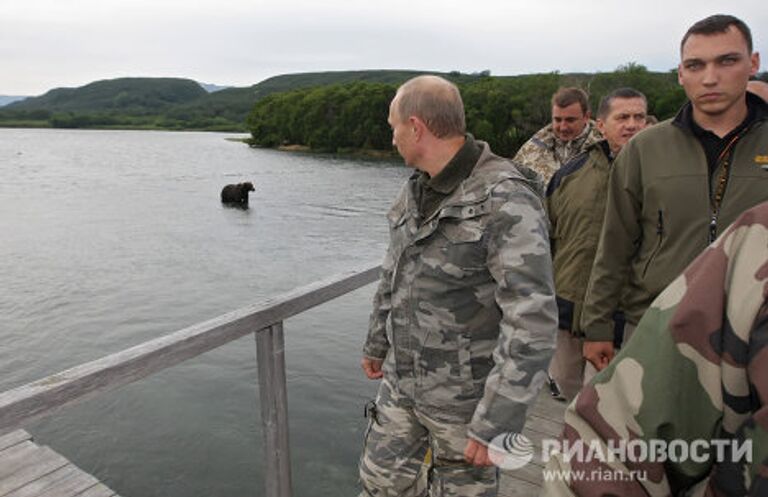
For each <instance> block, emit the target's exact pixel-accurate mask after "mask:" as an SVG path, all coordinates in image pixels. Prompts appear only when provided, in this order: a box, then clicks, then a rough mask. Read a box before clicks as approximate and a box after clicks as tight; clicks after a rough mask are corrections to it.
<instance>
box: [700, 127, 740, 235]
mask: <svg viewBox="0 0 768 497" xmlns="http://www.w3.org/2000/svg"><path fill="white" fill-rule="evenodd" d="M748 131H749V128H747V129H745V130H744V131H742V132H741V133H739V134H738V135H736V136H734V137H733V138H731V141H730V142H728V145H726V146H725V148H724V149H723V151H722V152H721V153H720V157H718V158H717V162H718V163H722V167H723V171H722V172H721V173H720V177H719V178H718V180H717V185H716V186H715V191H714V192H711V193H710V195H711V196H710V218H709V238H708V240H709V243H712V242H714V241H715V240H716V239H717V218H718V216H719V215H720V207H721V206H722V204H723V198H725V189H726V187H727V186H728V180H729V179H730V177H731V162H732V159H733V154H734V152H735V150H734V149H735V148H736V143H737V142H738V141H739V140H740V139H741V137H743V136H744V135H745V134H746V133H747V132H748Z"/></svg>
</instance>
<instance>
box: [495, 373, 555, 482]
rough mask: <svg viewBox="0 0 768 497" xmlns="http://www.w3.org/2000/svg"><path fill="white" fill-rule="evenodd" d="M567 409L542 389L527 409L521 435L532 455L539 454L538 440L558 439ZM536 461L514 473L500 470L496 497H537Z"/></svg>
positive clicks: (538, 474)
mask: <svg viewBox="0 0 768 497" xmlns="http://www.w3.org/2000/svg"><path fill="white" fill-rule="evenodd" d="M567 406H568V404H567V403H566V402H559V401H557V400H555V399H553V398H552V397H551V396H550V395H549V389H547V388H544V389H543V390H542V392H541V394H540V395H539V398H538V400H537V401H536V404H534V405H533V406H531V408H530V409H529V410H528V418H527V420H526V422H525V428H524V429H523V435H525V436H526V437H528V439H529V440H530V441H531V442H533V445H534V447H535V453H536V454H537V455H539V456H540V454H541V441H542V439H544V438H558V437H559V436H560V432H561V431H562V428H563V414H564V413H565V408H566V407H567ZM542 469H543V467H542V463H541V460H540V458H538V457H535V458H534V460H533V461H531V462H530V463H529V464H527V465H526V466H524V467H523V468H520V469H517V470H514V471H502V472H501V480H500V482H499V497H535V496H537V495H538V494H539V489H540V487H541V482H542V479H543V475H542Z"/></svg>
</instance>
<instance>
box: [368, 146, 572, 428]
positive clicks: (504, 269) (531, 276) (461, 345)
mask: <svg viewBox="0 0 768 497" xmlns="http://www.w3.org/2000/svg"><path fill="white" fill-rule="evenodd" d="M478 143H479V144H481V146H482V147H483V151H482V154H481V155H480V158H479V160H478V163H477V165H476V166H475V168H474V169H473V171H472V174H471V175H470V176H469V177H468V178H467V179H466V180H464V181H463V182H462V183H461V184H460V185H459V186H458V187H457V188H456V189H455V190H454V191H453V192H452V193H451V194H450V195H449V196H448V198H446V199H445V201H444V202H443V203H442V204H441V206H440V208H439V209H438V210H437V211H436V212H435V213H434V214H432V215H431V216H430V217H429V218H427V219H424V220H421V219H419V214H418V198H417V195H418V190H417V189H416V181H417V180H416V177H417V175H414V176H413V177H412V178H411V179H410V180H409V181H408V182H407V183H406V185H405V186H404V188H403V190H402V191H401V193H400V195H399V197H398V199H397V200H396V201H395V203H394V206H393V208H392V210H391V211H390V212H389V214H388V218H389V223H390V238H391V240H390V246H389V248H388V251H387V254H386V257H385V260H384V263H383V266H382V277H381V281H380V284H379V287H378V290H377V292H376V295H375V297H374V310H373V313H372V315H371V320H370V327H369V333H368V338H367V340H366V344H365V347H364V354H365V355H366V356H368V357H372V358H380V359H381V358H385V356H386V359H385V361H384V365H383V371H384V375H385V378H387V379H388V381H389V382H390V383H391V384H392V385H393V386H394V388H396V389H397V390H398V393H399V394H401V395H403V396H405V397H407V398H409V399H411V401H412V402H413V407H414V408H415V409H417V410H420V411H422V412H424V413H426V414H428V415H429V416H430V417H431V418H433V419H435V420H437V421H441V422H449V423H463V424H467V423H469V435H470V436H473V437H475V438H477V439H479V440H482V441H486V442H487V441H489V440H491V439H492V438H493V437H494V436H496V435H497V434H499V433H502V432H508V431H514V432H519V431H521V430H522V427H523V424H524V422H525V412H526V408H527V406H528V404H530V403H531V402H533V401H534V399H535V398H536V395H537V393H538V391H539V389H540V387H541V386H542V385H543V383H544V381H545V380H546V368H547V365H548V363H549V359H550V357H551V355H552V350H553V347H554V335H555V331H556V329H557V308H556V304H555V296H554V284H553V281H552V263H551V260H550V252H549V240H548V235H547V221H546V217H545V213H544V209H543V205H542V202H541V199H540V198H539V197H538V196H537V195H536V194H535V193H533V190H532V189H531V187H530V185H529V183H528V182H527V180H525V179H524V178H523V176H522V175H521V174H520V173H519V172H518V170H517V169H516V168H515V167H514V166H513V165H512V164H511V163H510V162H509V161H506V160H503V159H501V158H500V157H497V156H495V155H493V154H492V153H491V151H490V149H489V148H488V145H487V144H485V143H483V142H478Z"/></svg>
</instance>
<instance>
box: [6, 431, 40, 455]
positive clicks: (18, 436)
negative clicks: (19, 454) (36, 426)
mask: <svg viewBox="0 0 768 497" xmlns="http://www.w3.org/2000/svg"><path fill="white" fill-rule="evenodd" d="M27 440H32V435H30V434H29V433H27V432H26V431H25V430H15V431H12V432H10V433H8V434H6V435H3V436H2V437H0V451H3V450H5V449H7V448H8V447H13V446H14V445H16V444H20V443H21V442H26V441H27Z"/></svg>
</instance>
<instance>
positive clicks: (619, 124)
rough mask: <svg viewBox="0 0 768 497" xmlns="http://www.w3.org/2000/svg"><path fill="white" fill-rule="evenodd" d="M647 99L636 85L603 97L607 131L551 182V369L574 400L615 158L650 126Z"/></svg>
mask: <svg viewBox="0 0 768 497" xmlns="http://www.w3.org/2000/svg"><path fill="white" fill-rule="evenodd" d="M647 111H648V103H647V101H646V98H645V95H643V94H642V93H640V92H639V91H637V90H634V89H632V88H620V89H618V90H614V91H612V92H611V93H609V94H608V95H606V96H605V97H603V99H602V101H601V102H600V106H599V107H598V109H597V128H598V129H599V130H600V132H601V133H602V135H603V136H604V137H605V139H604V140H601V141H599V142H597V143H595V144H593V145H591V146H590V147H589V148H588V149H587V150H586V151H585V152H583V153H581V154H580V155H578V156H576V157H575V158H574V159H572V160H571V161H570V162H568V163H567V164H566V165H565V166H563V167H562V168H560V169H559V170H558V171H557V172H556V173H555V175H554V176H553V177H552V180H551V181H550V182H549V186H548V187H547V195H546V206H547V214H548V215H549V220H550V243H551V245H552V246H551V249H552V258H553V266H554V274H555V291H556V292H557V308H558V314H559V324H558V328H559V330H558V333H557V346H556V349H555V355H554V356H553V357H552V362H551V363H550V366H549V374H550V376H551V377H552V378H553V379H554V380H555V382H556V384H557V385H558V387H559V390H560V392H561V393H562V395H563V396H564V397H565V398H566V399H568V400H570V399H572V398H573V397H575V396H576V393H577V392H578V391H579V390H580V389H581V385H582V377H583V373H584V365H585V364H584V362H585V361H584V358H583V357H582V353H581V349H582V337H583V333H582V332H581V327H580V326H579V318H580V317H581V309H582V303H583V301H584V294H585V293H586V290H587V282H588V281H589V275H590V272H591V271H592V263H593V262H594V260H595V252H596V251H597V243H598V240H599V238H600V228H601V227H602V225H603V216H604V214H605V202H606V198H607V191H608V177H609V175H610V172H611V169H612V167H613V159H614V157H616V155H617V154H618V153H619V151H621V149H622V147H624V145H626V143H627V142H628V141H629V139H630V138H632V137H633V136H634V135H635V134H636V133H638V132H639V131H641V130H642V129H643V128H645V118H646V115H647Z"/></svg>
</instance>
